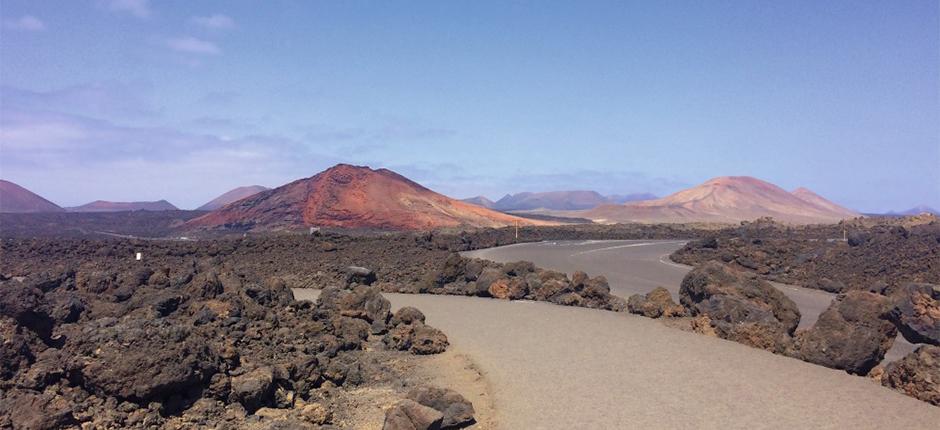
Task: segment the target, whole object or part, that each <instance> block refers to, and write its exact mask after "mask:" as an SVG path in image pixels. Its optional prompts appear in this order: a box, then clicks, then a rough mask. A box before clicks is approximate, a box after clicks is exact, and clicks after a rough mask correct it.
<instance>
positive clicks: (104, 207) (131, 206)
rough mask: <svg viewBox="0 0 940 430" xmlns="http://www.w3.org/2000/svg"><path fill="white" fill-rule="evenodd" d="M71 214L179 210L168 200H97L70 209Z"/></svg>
mask: <svg viewBox="0 0 940 430" xmlns="http://www.w3.org/2000/svg"><path fill="white" fill-rule="evenodd" d="M68 210H69V212H130V211H175V210H179V208H177V207H176V206H173V205H172V204H171V203H170V202H168V201H166V200H157V201H155V202H109V201H105V200H95V201H93V202H91V203H86V204H84V205H81V206H75V207H71V208H68Z"/></svg>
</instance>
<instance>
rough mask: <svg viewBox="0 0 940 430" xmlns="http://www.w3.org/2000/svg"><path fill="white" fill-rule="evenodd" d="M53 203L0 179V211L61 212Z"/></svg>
mask: <svg viewBox="0 0 940 430" xmlns="http://www.w3.org/2000/svg"><path fill="white" fill-rule="evenodd" d="M64 210H65V209H62V208H60V207H59V206H58V205H56V204H55V203H52V202H50V201H49V200H46V199H44V198H42V197H40V196H39V195H37V194H35V193H33V192H32V191H30V190H27V189H26V188H23V187H21V186H19V185H16V184H14V183H12V182H10V181H5V180H3V179H0V212H5V213H31V212H62V211H64Z"/></svg>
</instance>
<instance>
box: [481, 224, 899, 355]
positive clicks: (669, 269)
mask: <svg viewBox="0 0 940 430" xmlns="http://www.w3.org/2000/svg"><path fill="white" fill-rule="evenodd" d="M684 244H685V241H677V240H588V241H547V242H534V243H520V244H515V245H508V246H501V247H497V248H488V249H480V250H476V251H468V252H464V253H462V255H463V256H465V257H471V258H482V259H487V260H492V261H497V262H500V263H505V262H509V261H518V260H527V261H531V262H533V263H535V265H536V266H539V267H543V268H546V269H552V270H558V271H561V272H566V273H568V274H571V273H572V272H574V271H575V270H583V271H585V272H587V273H588V274H589V275H591V276H595V275H604V276H605V277H607V280H608V281H609V282H610V290H611V292H612V293H614V294H616V295H619V296H621V297H623V298H628V297H630V296H631V295H633V294H646V293H648V292H649V291H650V290H652V289H653V288H656V287H665V288H666V289H667V290H669V292H670V293H671V294H672V297H673V299H674V300H676V301H677V302H678V301H679V285H680V284H681V283H682V278H683V277H684V276H685V274H686V273H688V272H689V270H691V269H692V268H691V267H690V266H685V265H681V264H676V263H673V262H672V261H670V260H669V255H670V254H672V253H673V252H675V251H676V250H677V249H679V248H681V247H682V246H683V245H684ZM773 285H774V286H775V287H777V288H778V289H779V290H780V291H782V292H783V293H784V294H786V295H787V297H789V298H790V299H791V300H793V302H794V303H796V305H797V307H798V308H799V309H800V314H801V318H800V326H799V327H800V328H809V327H810V326H812V325H813V324H814V323H815V322H816V319H817V318H818V317H819V314H821V313H822V312H823V311H825V310H826V308H828V307H829V304H830V303H831V302H832V299H833V298H835V294H831V293H827V292H825V291H820V290H812V289H809V288H802V287H797V286H794V285H786V284H779V283H773ZM913 350H914V345H911V344H910V343H909V342H907V341H906V340H904V338H903V337H901V336H898V338H897V339H896V340H895V342H894V346H893V347H892V348H891V349H890V350H889V351H888V353H887V354H886V355H885V360H886V361H895V360H898V359H900V358H902V357H904V356H905V355H907V354H908V353H910V352H911V351H913Z"/></svg>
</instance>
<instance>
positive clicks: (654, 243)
mask: <svg viewBox="0 0 940 430" xmlns="http://www.w3.org/2000/svg"><path fill="white" fill-rule="evenodd" d="M683 242H684V241H681V240H678V241H674V242H640V243H630V244H627V245H617V246H608V247H606V248H597V249H589V250H587V251H581V252H576V253H574V254H571V256H572V257H574V256H576V255H584V254H590V253H594V252H600V251H610V250H614V249H621V248H633V247H637V246H649V245H670V244H673V243H683Z"/></svg>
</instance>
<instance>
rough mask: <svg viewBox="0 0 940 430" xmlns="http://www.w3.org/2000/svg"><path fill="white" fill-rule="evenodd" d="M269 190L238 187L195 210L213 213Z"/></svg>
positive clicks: (254, 187)
mask: <svg viewBox="0 0 940 430" xmlns="http://www.w3.org/2000/svg"><path fill="white" fill-rule="evenodd" d="M267 190H269V188H268V187H262V186H261V185H249V186H246V187H238V188H235V189H232V190H229V191H228V192H226V193H225V194H222V195H221V196H218V197H216V198H214V199H212V200H210V201H209V202H208V203H206V204H204V205H202V206H199V207H198V208H196V210H197V211H214V210H216V209H219V208H221V207H222V206H225V205H227V204H229V203H234V202H237V201H239V200H241V199H243V198H245V197H249V196H253V195H255V194H258V193H260V192H262V191H267Z"/></svg>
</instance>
